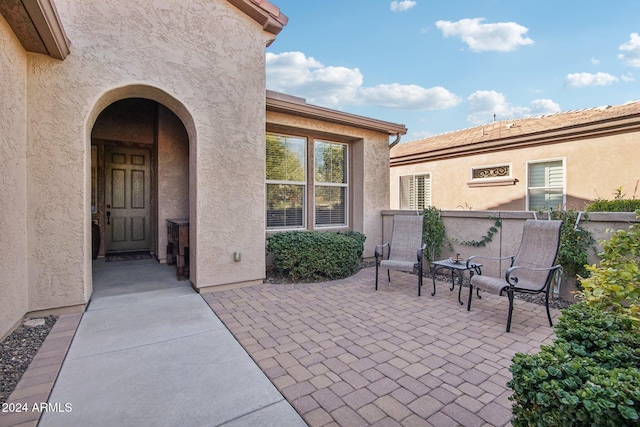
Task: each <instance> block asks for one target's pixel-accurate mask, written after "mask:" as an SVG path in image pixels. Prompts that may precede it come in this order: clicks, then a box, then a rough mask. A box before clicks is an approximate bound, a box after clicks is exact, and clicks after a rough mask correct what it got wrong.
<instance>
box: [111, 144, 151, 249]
mask: <svg viewBox="0 0 640 427" xmlns="http://www.w3.org/2000/svg"><path fill="white" fill-rule="evenodd" d="M149 159H150V154H149V150H146V149H138V148H120V147H107V148H106V150H105V172H106V180H105V181H106V182H105V183H106V186H105V204H106V209H105V210H106V215H107V217H106V218H105V220H106V221H105V223H106V224H107V226H106V230H105V249H106V250H107V252H108V251H131V250H141V249H149V246H150V245H149V235H150V232H151V221H150V218H151V209H150V206H149V205H150V197H149V193H150V189H151V180H150V177H149V171H150V168H149Z"/></svg>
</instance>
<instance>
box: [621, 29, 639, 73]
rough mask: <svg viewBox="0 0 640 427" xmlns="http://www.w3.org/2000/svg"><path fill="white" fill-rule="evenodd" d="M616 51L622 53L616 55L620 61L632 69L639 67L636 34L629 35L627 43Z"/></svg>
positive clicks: (637, 37) (637, 38) (637, 36)
mask: <svg viewBox="0 0 640 427" xmlns="http://www.w3.org/2000/svg"><path fill="white" fill-rule="evenodd" d="M618 50H619V51H621V52H623V53H620V54H618V58H620V60H622V61H624V62H626V63H627V64H628V65H631V66H632V67H640V35H638V33H631V34H630V35H629V41H627V42H625V43H622V44H621V45H620V46H619V47H618Z"/></svg>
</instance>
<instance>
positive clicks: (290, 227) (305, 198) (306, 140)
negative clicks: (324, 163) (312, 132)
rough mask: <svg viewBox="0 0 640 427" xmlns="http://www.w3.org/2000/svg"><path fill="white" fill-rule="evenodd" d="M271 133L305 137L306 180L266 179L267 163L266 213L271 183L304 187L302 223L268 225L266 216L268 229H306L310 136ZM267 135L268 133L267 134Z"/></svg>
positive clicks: (280, 134) (279, 134)
mask: <svg viewBox="0 0 640 427" xmlns="http://www.w3.org/2000/svg"><path fill="white" fill-rule="evenodd" d="M268 134H271V135H276V136H279V137H284V138H296V139H304V140H305V147H304V161H303V167H304V177H305V180H304V181H286V180H270V179H266V164H265V201H264V206H265V215H266V213H267V203H268V200H267V196H268V192H267V186H268V185H269V184H274V185H297V186H301V187H302V199H303V201H302V225H297V226H282V227H274V226H271V227H270V226H268V225H267V218H265V227H266V229H267V230H271V231H286V230H304V229H306V228H307V209H309V201H308V200H307V198H308V197H307V193H308V186H309V183H308V176H309V172H308V167H307V164H308V162H309V138H307V137H304V136H299V135H288V134H283V133H277V132H267V135H268ZM265 136H266V135H265ZM265 161H266V157H265Z"/></svg>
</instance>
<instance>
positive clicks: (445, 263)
mask: <svg viewBox="0 0 640 427" xmlns="http://www.w3.org/2000/svg"><path fill="white" fill-rule="evenodd" d="M431 264H433V265H437V266H440V267H446V268H453V269H456V270H467V260H466V259H463V260H460V261H454V260H452V259H441V260H439V261H433V262H432V263H431ZM469 267H470V268H477V267H482V264H478V263H476V262H472V263H471V264H469Z"/></svg>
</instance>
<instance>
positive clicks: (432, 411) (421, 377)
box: [203, 268, 559, 427]
mask: <svg viewBox="0 0 640 427" xmlns="http://www.w3.org/2000/svg"><path fill="white" fill-rule="evenodd" d="M374 276H375V268H366V269H363V270H361V271H360V272H359V273H358V274H356V275H355V276H352V277H350V278H348V279H344V280H339V281H333V282H327V283H315V284H298V285H274V284H264V285H259V286H253V287H246V288H240V289H234V290H225V291H219V292H213V293H209V294H205V295H203V297H204V298H205V300H206V301H207V303H208V304H209V305H210V306H211V308H212V309H213V310H214V311H215V313H216V314H217V315H218V317H219V318H220V319H221V320H222V321H223V322H224V324H225V325H226V326H227V328H228V329H229V330H230V331H231V333H232V334H233V335H234V336H235V337H236V339H237V340H238V341H239V342H240V344H241V345H242V346H243V347H244V348H245V350H246V351H247V352H248V353H249V355H250V356H251V357H252V358H253V359H254V361H255V362H256V363H257V364H258V365H259V366H260V368H261V369H262V370H263V371H264V372H265V373H266V375H267V376H268V377H269V378H270V379H271V381H272V382H273V383H274V384H275V386H276V387H277V388H278V390H280V392H281V393H282V394H283V395H284V397H285V398H286V399H287V400H288V401H289V402H290V403H291V404H292V405H293V407H294V408H295V409H296V410H297V411H298V412H299V413H300V414H301V415H302V416H303V418H304V420H305V421H306V422H307V423H308V424H309V425H310V426H329V425H334V426H335V425H338V426H350V427H352V426H367V425H376V426H397V425H402V426H429V425H432V426H438V427H441V426H470V427H471V426H504V425H510V419H511V401H509V400H508V396H509V395H510V394H511V390H510V389H509V388H508V387H507V386H506V383H507V381H509V380H510V379H511V374H510V372H509V370H508V368H509V366H510V365H511V358H512V357H513V356H514V355H515V354H516V353H517V352H521V353H535V352H537V351H538V349H539V347H540V345H541V344H550V343H551V341H552V339H553V337H554V334H553V328H551V327H549V325H548V323H547V320H546V313H545V310H544V307H542V306H539V305H536V304H533V303H527V302H524V301H518V300H516V302H515V309H514V318H513V324H512V328H511V332H510V333H506V332H505V324H506V316H507V306H508V303H507V300H506V298H505V297H502V298H501V297H497V296H494V295H488V294H484V295H483V298H482V299H477V298H474V300H473V303H472V307H471V311H470V312H467V311H466V306H464V307H463V306H461V305H459V303H458V302H457V290H456V292H449V284H448V283H444V282H439V283H438V292H437V294H436V296H435V297H432V296H431V295H430V293H431V280H430V279H427V280H425V288H424V289H423V295H422V296H421V297H418V296H417V289H416V286H417V278H416V276H414V275H410V274H406V273H400V272H392V277H391V280H392V283H391V285H389V286H388V285H387V283H386V281H383V282H382V286H380V289H379V290H378V291H377V292H376V291H375V290H374ZM385 279H386V278H385ZM465 291H466V289H465V290H463V298H465V296H466V295H465V294H466V292H465ZM558 315H559V311H557V310H552V316H553V317H554V319H557V317H558Z"/></svg>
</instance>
